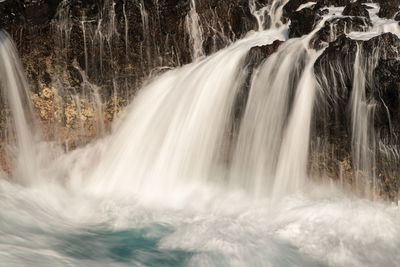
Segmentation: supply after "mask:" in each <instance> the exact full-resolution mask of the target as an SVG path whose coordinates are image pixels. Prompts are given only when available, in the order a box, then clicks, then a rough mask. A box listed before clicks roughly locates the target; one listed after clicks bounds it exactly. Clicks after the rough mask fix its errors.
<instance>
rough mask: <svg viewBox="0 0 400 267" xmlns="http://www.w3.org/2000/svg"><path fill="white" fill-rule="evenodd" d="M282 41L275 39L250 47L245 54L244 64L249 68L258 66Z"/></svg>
mask: <svg viewBox="0 0 400 267" xmlns="http://www.w3.org/2000/svg"><path fill="white" fill-rule="evenodd" d="M283 43H284V42H283V41H280V40H275V41H274V42H273V43H272V44H269V45H263V46H255V47H253V48H251V49H250V51H249V53H248V54H247V56H246V59H245V65H246V66H249V68H250V69H253V68H256V67H258V66H259V65H260V64H261V63H262V62H263V61H264V60H266V59H267V58H268V57H269V56H270V55H272V54H273V53H275V52H276V51H277V50H278V48H279V47H280V46H281V44H283Z"/></svg>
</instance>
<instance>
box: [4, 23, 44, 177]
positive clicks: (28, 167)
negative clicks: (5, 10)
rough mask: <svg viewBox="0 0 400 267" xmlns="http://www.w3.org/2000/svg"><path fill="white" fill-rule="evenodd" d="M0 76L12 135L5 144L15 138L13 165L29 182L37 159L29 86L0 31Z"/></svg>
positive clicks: (34, 171) (6, 38)
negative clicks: (10, 118) (9, 112)
mask: <svg viewBox="0 0 400 267" xmlns="http://www.w3.org/2000/svg"><path fill="white" fill-rule="evenodd" d="M0 54H1V58H0V77H1V83H0V85H1V89H2V93H3V103H4V104H5V105H4V106H5V107H8V108H9V109H10V111H11V113H12V117H13V121H12V124H13V126H12V127H10V130H11V134H12V136H11V137H10V139H11V140H8V143H10V144H12V143H14V142H13V140H12V139H15V143H14V144H15V145H16V149H17V150H16V151H15V161H16V162H15V165H16V170H17V171H16V173H15V176H16V178H17V179H19V180H21V181H23V182H26V183H30V182H32V181H34V180H35V179H37V178H38V177H37V171H38V170H37V167H38V166H37V162H36V152H35V146H34V135H33V132H32V129H31V128H30V127H29V125H28V121H30V122H32V123H33V117H32V106H31V104H30V100H29V87H28V83H27V81H26V79H25V74H24V71H23V68H22V65H21V63H20V61H19V58H18V52H17V50H16V48H15V47H14V45H13V43H12V42H11V41H10V39H9V37H8V35H7V34H6V33H4V32H3V31H0ZM14 136H15V137H14Z"/></svg>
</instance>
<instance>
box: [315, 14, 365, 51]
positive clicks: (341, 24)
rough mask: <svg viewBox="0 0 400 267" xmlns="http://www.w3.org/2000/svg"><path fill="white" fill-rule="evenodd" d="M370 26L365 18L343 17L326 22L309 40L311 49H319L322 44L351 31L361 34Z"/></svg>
mask: <svg viewBox="0 0 400 267" xmlns="http://www.w3.org/2000/svg"><path fill="white" fill-rule="evenodd" d="M369 26H371V24H370V21H369V20H368V19H367V18H365V17H343V18H333V19H330V20H327V21H326V22H325V24H324V26H323V27H322V28H321V29H320V30H319V31H318V32H317V33H316V34H315V36H314V37H313V39H312V40H311V43H310V45H311V47H313V48H315V49H319V48H321V47H322V46H323V44H324V43H325V44H327V43H330V42H333V41H335V40H336V38H337V37H338V36H340V35H343V34H345V33H349V32H351V31H359V32H363V31H366V30H368V28H369Z"/></svg>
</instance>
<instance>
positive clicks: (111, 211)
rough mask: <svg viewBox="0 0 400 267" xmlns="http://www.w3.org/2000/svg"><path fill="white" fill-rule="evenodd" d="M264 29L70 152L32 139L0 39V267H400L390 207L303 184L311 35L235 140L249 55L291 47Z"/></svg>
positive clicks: (265, 67) (266, 86)
mask: <svg viewBox="0 0 400 267" xmlns="http://www.w3.org/2000/svg"><path fill="white" fill-rule="evenodd" d="M193 7H194V4H193ZM270 8H271V7H270ZM275 9H276V10H278V11H277V12H281V9H280V8H276V7H275ZM191 12H192V13H193V12H194V11H193V10H192V11H191ZM255 14H258V13H256V12H255ZM191 16H192V17H190V18H188V19H187V24H188V29H189V30H190V29H192V30H193V29H194V28H195V26H194V25H196V20H197V19H198V18H197V17H196V15H195V14H191ZM263 20H264V18H261V17H259V18H258V21H259V22H260V25H262V24H263V22H262V21H263ZM271 20H273V21H275V22H276V23H275V24H274V27H271V29H269V30H263V31H259V32H253V33H249V35H248V36H247V37H246V38H244V39H243V40H239V41H237V42H236V43H234V44H232V45H231V46H229V47H227V48H225V49H223V50H221V51H220V52H218V53H216V54H214V55H212V56H209V57H206V58H203V59H199V60H197V61H196V62H194V63H192V64H189V65H186V66H183V67H181V68H179V69H175V70H171V71H168V72H166V73H164V74H162V75H161V76H159V77H158V78H156V79H154V80H153V81H152V82H150V83H149V84H148V85H147V86H146V87H145V88H142V90H141V91H140V93H139V95H138V96H137V98H136V99H135V100H134V102H133V103H132V104H131V106H130V107H128V109H127V110H126V111H125V114H124V116H123V118H122V119H121V120H120V121H118V122H116V123H115V125H114V129H113V131H112V133H111V134H110V135H109V136H107V137H104V138H102V139H99V140H97V141H96V142H93V143H92V144H89V145H88V146H86V147H84V148H80V149H77V150H75V151H72V152H69V153H63V152H61V151H60V150H59V149H57V148H56V147H55V146H51V145H50V144H46V143H44V142H43V141H41V140H40V136H39V135H37V134H36V132H35V129H34V127H33V126H34V125H32V124H34V123H31V122H30V121H31V119H29V114H30V113H31V112H30V111H29V104H27V102H29V101H27V100H26V99H27V96H28V93H27V90H22V89H26V88H27V84H26V82H25V78H24V76H23V70H22V68H21V65H20V63H19V59H18V56H17V54H16V51H15V48H14V47H13V45H12V42H11V41H10V40H9V38H8V37H7V35H5V34H3V33H1V35H0V61H1V62H0V63H1V64H0V75H1V76H0V78H1V86H2V90H3V93H4V96H5V97H4V98H3V102H5V103H7V105H8V107H9V109H10V110H11V112H12V118H13V119H12V121H10V128H12V129H13V131H12V132H13V133H14V134H13V135H10V137H9V138H7V149H8V150H9V151H10V152H9V154H10V157H14V158H15V162H16V164H15V165H16V166H15V171H14V172H12V173H11V174H6V173H2V174H1V176H2V177H1V179H0V265H1V266H26V265H33V266H329V265H331V266H332V265H335V266H366V265H370V266H396V265H398V264H399V262H400V253H398V252H399V251H400V210H399V208H398V207H397V206H395V205H393V206H392V205H388V204H384V203H379V202H372V201H369V200H363V199H359V198H356V197H352V196H351V195H350V194H347V193H344V192H343V191H342V190H339V189H337V188H336V186H335V185H331V184H329V185H316V184H313V183H312V182H311V181H310V180H309V179H308V178H307V169H306V166H307V159H308V146H309V145H308V144H309V136H310V123H311V117H312V109H313V105H314V102H315V100H314V99H315V94H316V90H317V88H316V81H315V77H314V74H313V67H312V66H313V64H314V62H315V60H316V58H317V57H318V55H319V52H316V51H314V50H311V49H309V48H308V43H309V40H310V38H311V37H312V34H313V33H312V34H310V35H309V36H305V37H302V38H298V39H294V40H289V41H286V42H285V43H284V44H283V45H282V46H281V47H280V48H279V51H278V52H277V53H275V54H273V55H272V56H270V57H269V58H268V59H267V60H266V61H265V62H264V63H262V64H261V65H260V66H259V67H258V68H257V69H256V70H255V72H254V75H253V79H252V81H251V84H250V91H249V95H248V100H247V105H246V106H245V108H244V110H243V114H242V121H241V123H240V126H239V127H237V128H238V129H237V130H236V131H235V132H234V134H233V135H234V136H232V129H233V128H235V126H234V125H235V123H236V122H235V120H236V119H235V118H234V117H235V116H234V114H233V113H234V110H235V105H236V104H237V96H238V95H240V90H241V88H242V86H243V84H244V83H245V79H246V75H245V72H246V71H247V70H246V68H245V66H244V61H245V57H246V55H247V53H248V52H249V50H250V49H251V48H252V47H254V46H257V45H265V44H270V43H272V42H273V41H274V40H276V39H280V40H286V39H287V27H286V26H285V25H279V23H277V21H279V20H278V19H275V18H274V17H272V18H271ZM321 25H322V23H321ZM275 26H276V27H275ZM260 27H261V26H260ZM261 28H262V27H261ZM196 36H197V37H198V36H199V32H196V33H195V34H194V35H193V36H192V37H193V38H192V40H191V41H192V43H193V46H194V49H193V54H194V55H195V57H196V58H197V57H201V56H202V53H201V52H199V49H198V47H199V40H198V39H196V38H197V37H196ZM359 86H360V88H358V89H357V90H365V88H362V86H361V85H359ZM362 100H363V99H358V98H357V99H356V97H355V100H354V102H355V104H354V106H355V107H356V108H355V109H354V113H353V114H354V116H355V117H356V118H354V119H355V120H356V119H357V116H359V115H357V114H358V113H360V112H363V111H362V110H360V105H357V103H360V101H362ZM357 101H358V102H357ZM28 122H29V123H28ZM362 127H364V126H362ZM365 127H367V126H365ZM355 138H357V137H355ZM359 153H360V155H363V154H362V152H359ZM360 160H362V157H361V159H360Z"/></svg>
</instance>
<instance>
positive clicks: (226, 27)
mask: <svg viewBox="0 0 400 267" xmlns="http://www.w3.org/2000/svg"><path fill="white" fill-rule="evenodd" d="M190 9H191V1H190V0H158V1H147V0H146V1H127V0H121V1H112V0H101V1H95V0H68V1H66V0H65V1H62V2H61V0H35V1H29V2H27V1H23V0H17V1H15V0H6V1H5V2H1V3H0V27H4V28H5V29H6V30H7V31H8V32H10V33H11V34H12V36H13V37H14V39H15V40H16V42H17V45H18V48H19V50H20V52H21V56H22V59H23V62H24V65H25V66H26V69H27V71H28V76H29V77H30V78H31V80H32V84H33V85H34V88H33V91H39V90H40V88H39V85H40V84H41V83H43V84H46V85H48V83H49V80H50V82H51V79H49V78H48V77H49V76H52V77H66V80H64V81H58V82H61V83H62V84H63V85H64V88H71V89H73V91H76V92H78V93H79V92H80V91H81V88H80V86H79V82H78V81H81V80H82V77H81V78H78V76H80V75H78V74H77V69H80V70H83V71H86V74H87V76H88V78H89V80H90V81H91V82H94V83H96V84H97V85H99V86H100V88H101V95H103V96H104V97H106V98H107V97H108V96H110V95H112V94H114V91H116V90H117V91H118V93H119V94H122V95H126V94H128V93H129V92H128V91H132V85H136V86H135V87H139V85H140V83H141V81H142V80H143V79H144V78H145V77H146V76H148V75H149V74H150V72H151V71H152V70H154V69H155V68H157V67H160V66H163V67H164V66H170V67H175V66H179V65H181V64H185V63H188V62H190V61H191V60H192V59H191V54H190V43H189V35H188V30H187V27H188V26H187V17H188V15H189V12H190ZM196 11H197V13H198V16H199V23H200V24H199V25H198V26H197V27H201V29H202V35H203V36H202V38H203V48H204V51H205V53H206V54H210V53H213V52H215V51H217V50H219V49H221V48H223V47H225V46H226V45H228V44H229V43H230V42H232V41H234V40H236V39H238V38H241V37H243V35H244V34H245V33H247V32H248V31H250V30H253V29H256V27H257V21H256V19H255V18H254V17H253V15H252V14H251V12H250V9H249V6H248V1H247V0H240V1H235V0H224V1H216V0H205V1H196ZM22 35H23V37H24V38H21V36H22ZM37 57H40V58H43V59H44V60H42V61H41V63H38V62H36V61H35V60H33V59H34V58H37ZM46 61H47V62H51V63H52V64H46V63H45V62H46ZM49 67H50V68H51V69H49ZM78 72H79V71H78ZM130 93H132V92H130Z"/></svg>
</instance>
